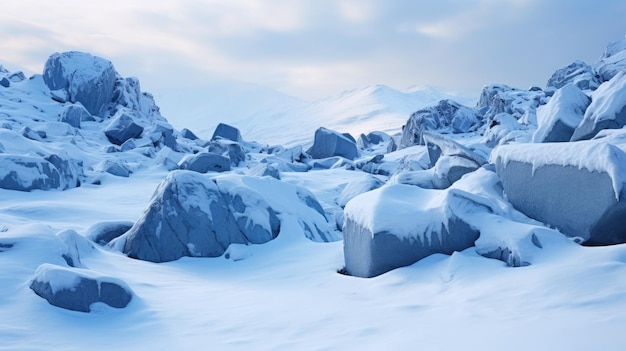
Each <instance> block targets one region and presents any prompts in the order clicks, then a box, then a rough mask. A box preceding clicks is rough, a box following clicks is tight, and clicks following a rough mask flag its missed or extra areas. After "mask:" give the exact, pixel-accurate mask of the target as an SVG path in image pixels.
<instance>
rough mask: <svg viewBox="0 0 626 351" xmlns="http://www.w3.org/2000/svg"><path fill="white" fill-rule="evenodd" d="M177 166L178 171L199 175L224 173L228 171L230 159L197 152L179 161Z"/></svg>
mask: <svg viewBox="0 0 626 351" xmlns="http://www.w3.org/2000/svg"><path fill="white" fill-rule="evenodd" d="M178 166H179V167H180V169H186V170H190V171H194V172H199V173H207V172H225V171H230V159H229V158H228V157H225V156H222V155H218V154H214V153H210V152H199V153H197V154H193V155H187V156H185V157H184V158H183V159H182V160H180V162H179V163H178Z"/></svg>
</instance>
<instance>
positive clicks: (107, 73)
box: [43, 51, 116, 116]
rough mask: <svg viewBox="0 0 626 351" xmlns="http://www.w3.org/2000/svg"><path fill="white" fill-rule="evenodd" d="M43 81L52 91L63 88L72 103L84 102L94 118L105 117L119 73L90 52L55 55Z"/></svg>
mask: <svg viewBox="0 0 626 351" xmlns="http://www.w3.org/2000/svg"><path fill="white" fill-rule="evenodd" d="M43 79H44V82H45V83H46V85H47V86H48V88H50V90H58V89H63V90H65V91H66V92H67V97H68V101H70V102H72V103H76V102H80V103H81V104H82V105H83V106H84V107H85V109H87V111H88V112H89V113H90V114H91V115H94V116H103V114H104V112H105V111H106V109H107V106H108V104H109V103H110V102H111V100H112V97H113V87H114V85H115V79H116V72H115V68H114V67H113V64H112V63H111V62H110V61H108V60H105V59H103V58H100V57H96V56H92V55H90V54H87V53H82V52H76V51H70V52H64V53H55V54H52V55H51V56H50V57H49V58H48V60H47V61H46V64H45V67H44V72H43Z"/></svg>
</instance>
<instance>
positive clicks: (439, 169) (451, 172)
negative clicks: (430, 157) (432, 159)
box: [432, 156, 480, 189]
mask: <svg viewBox="0 0 626 351" xmlns="http://www.w3.org/2000/svg"><path fill="white" fill-rule="evenodd" d="M478 168H480V165H478V164H477V163H476V162H474V161H472V160H469V159H467V158H465V157H461V156H441V157H439V159H438V160H437V163H435V166H434V167H433V177H432V184H433V189H446V188H448V187H449V186H450V185H452V184H454V183H455V182H456V181H457V180H459V179H461V177H463V176H464V175H466V174H467V173H471V172H473V171H475V170H477V169H478Z"/></svg>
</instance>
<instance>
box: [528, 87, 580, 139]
mask: <svg viewBox="0 0 626 351" xmlns="http://www.w3.org/2000/svg"><path fill="white" fill-rule="evenodd" d="M590 103H591V99H590V98H589V97H588V96H587V95H585V93H583V92H582V91H581V90H580V89H578V88H577V87H576V86H575V85H574V84H572V83H569V84H566V85H565V86H563V87H562V88H560V89H559V90H557V91H556V93H554V96H553V97H552V98H551V99H550V101H549V102H548V103H547V104H546V105H544V106H541V107H540V108H539V109H538V110H537V125H538V128H537V131H536V132H535V133H534V134H533V142H535V143H549V142H564V141H569V140H570V139H571V138H572V135H573V134H574V130H576V128H577V127H578V125H579V124H580V122H581V121H582V119H583V116H584V114H585V110H586V109H587V107H588V106H589V104H590Z"/></svg>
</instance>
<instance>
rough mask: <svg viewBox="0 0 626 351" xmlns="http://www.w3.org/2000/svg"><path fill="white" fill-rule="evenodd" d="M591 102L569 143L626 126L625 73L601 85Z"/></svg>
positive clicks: (620, 73)
mask: <svg viewBox="0 0 626 351" xmlns="http://www.w3.org/2000/svg"><path fill="white" fill-rule="evenodd" d="M591 100H592V101H591V104H589V107H588V108H587V110H586V111H585V115H584V117H583V120H582V122H580V125H579V126H578V127H577V128H576V130H575V131H574V134H573V135H572V138H571V141H577V140H585V139H591V138H593V137H594V136H595V135H596V134H597V133H598V132H599V131H601V130H603V129H620V128H623V127H624V126H626V71H623V72H619V73H618V74H616V75H615V76H614V77H613V78H612V79H611V80H610V81H608V82H606V83H604V84H602V85H601V86H600V87H599V88H598V89H597V90H596V91H595V92H594V93H593V95H592V99H591Z"/></svg>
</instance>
